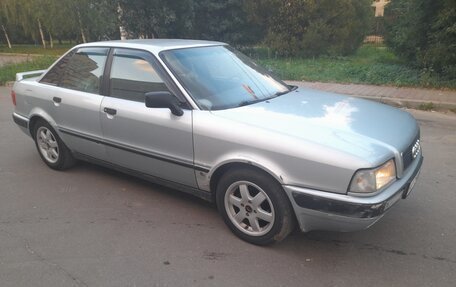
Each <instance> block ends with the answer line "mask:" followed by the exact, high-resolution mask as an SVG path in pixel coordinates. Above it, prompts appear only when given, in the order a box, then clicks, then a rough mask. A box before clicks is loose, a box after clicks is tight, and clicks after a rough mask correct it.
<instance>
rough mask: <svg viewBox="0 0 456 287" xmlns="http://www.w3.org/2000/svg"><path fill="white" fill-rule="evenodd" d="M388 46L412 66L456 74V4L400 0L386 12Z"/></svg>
mask: <svg viewBox="0 0 456 287" xmlns="http://www.w3.org/2000/svg"><path fill="white" fill-rule="evenodd" d="M385 22H386V23H385V28H386V35H385V40H386V44H387V45H388V46H389V47H390V48H391V49H392V50H393V51H394V52H395V53H396V54H397V55H398V56H399V57H402V58H404V59H406V60H407V61H409V62H410V63H411V64H413V65H416V66H418V67H421V68H423V69H426V70H428V71H436V72H438V73H440V74H442V75H447V76H448V77H453V78H454V77H455V75H456V2H455V1H454V0H402V1H400V0H397V1H392V2H391V3H390V4H389V5H388V6H387V7H386V10H385Z"/></svg>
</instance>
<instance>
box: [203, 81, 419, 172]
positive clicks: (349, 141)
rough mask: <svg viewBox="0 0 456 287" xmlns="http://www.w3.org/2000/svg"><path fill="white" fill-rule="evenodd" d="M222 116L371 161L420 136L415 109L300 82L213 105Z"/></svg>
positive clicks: (379, 159)
mask: <svg viewBox="0 0 456 287" xmlns="http://www.w3.org/2000/svg"><path fill="white" fill-rule="evenodd" d="M212 113H213V114H214V115H216V116H218V117H223V118H225V119H229V120H231V121H236V122H238V123H242V124H245V125H248V126H250V127H252V126H255V127H257V128H260V129H264V130H269V131H273V132H274V134H276V135H277V137H275V138H271V140H281V139H280V135H283V136H286V137H293V138H295V139H300V140H302V141H306V142H312V143H314V144H315V143H316V144H318V145H322V146H325V147H328V148H330V149H334V150H338V151H342V152H344V153H348V154H351V155H355V156H357V157H359V158H363V159H365V160H367V161H369V162H370V163H371V164H372V165H375V164H378V163H379V162H381V161H383V160H386V159H388V157H389V158H391V156H392V154H393V153H394V154H396V155H398V154H399V153H400V152H401V151H403V150H405V149H406V147H407V146H408V145H409V144H410V143H411V141H412V140H413V139H414V138H415V137H416V135H417V133H418V132H419V131H418V129H419V128H418V125H417V123H416V120H415V119H414V118H413V116H411V115H410V114H409V113H407V112H405V111H402V110H400V109H397V108H393V107H390V106H387V105H384V104H381V103H377V102H373V101H369V100H364V99H359V98H353V97H347V96H342V95H337V94H332V93H326V92H321V91H317V90H312V89H303V88H299V89H297V90H295V91H292V92H290V93H288V94H285V95H282V96H279V97H276V98H273V99H270V100H268V101H264V102H259V103H256V104H252V105H248V106H243V107H239V108H234V109H227V110H219V111H212ZM388 151H389V152H388Z"/></svg>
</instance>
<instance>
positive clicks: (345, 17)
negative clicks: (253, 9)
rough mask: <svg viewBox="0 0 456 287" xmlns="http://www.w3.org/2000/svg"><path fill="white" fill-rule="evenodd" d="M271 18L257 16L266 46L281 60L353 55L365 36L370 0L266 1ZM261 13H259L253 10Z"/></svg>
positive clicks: (369, 14) (260, 4) (258, 6)
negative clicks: (263, 32)
mask: <svg viewBox="0 0 456 287" xmlns="http://www.w3.org/2000/svg"><path fill="white" fill-rule="evenodd" d="M258 2H261V3H258V4H256V5H257V8H261V7H260V6H262V5H269V7H274V9H271V10H269V11H270V12H271V13H272V14H269V15H263V16H262V15H260V16H259V17H256V19H257V20H258V19H260V20H259V21H262V22H263V23H266V24H265V25H266V26H267V36H266V43H267V44H268V45H269V46H270V47H271V48H273V49H274V50H275V51H276V52H277V53H278V54H279V55H281V56H303V57H314V56H318V55H348V54H352V53H354V52H355V51H356V50H357V49H358V47H359V46H360V45H361V44H362V42H363V39H364V37H365V36H366V34H367V32H368V30H369V28H370V27H371V25H370V22H371V20H372V19H373V12H372V9H371V7H370V5H371V4H372V1H371V0H319V1H317V0H288V1H281V0H268V1H258ZM257 10H259V11H262V10H261V9H257Z"/></svg>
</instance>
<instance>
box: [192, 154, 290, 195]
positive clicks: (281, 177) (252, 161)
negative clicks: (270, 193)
mask: <svg viewBox="0 0 456 287" xmlns="http://www.w3.org/2000/svg"><path fill="white" fill-rule="evenodd" d="M233 163H241V164H246V165H251V166H254V167H256V168H259V169H261V170H263V171H264V172H266V173H268V174H269V175H271V176H272V177H273V178H274V179H275V180H277V181H278V182H279V183H280V184H285V182H286V178H285V173H284V172H283V171H282V169H281V168H280V167H279V166H278V165H276V164H275V163H274V162H272V161H270V160H268V159H266V158H260V157H255V158H253V157H252V156H248V155H243V154H239V153H236V154H233V153H230V154H226V155H223V156H222V157H221V158H219V159H218V160H217V163H216V164H215V165H214V166H212V167H210V168H209V171H208V172H204V171H199V170H196V171H195V175H196V180H197V183H198V187H199V188H200V189H202V190H205V191H208V192H210V191H211V188H210V184H211V179H212V177H213V176H214V174H215V173H216V172H217V171H218V170H219V169H220V168H223V167H224V166H226V165H228V164H233Z"/></svg>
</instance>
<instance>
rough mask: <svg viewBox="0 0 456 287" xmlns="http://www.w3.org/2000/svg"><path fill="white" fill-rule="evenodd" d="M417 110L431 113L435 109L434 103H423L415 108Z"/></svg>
mask: <svg viewBox="0 0 456 287" xmlns="http://www.w3.org/2000/svg"><path fill="white" fill-rule="evenodd" d="M417 109H418V110H422V111H432V110H434V109H435V105H434V103H423V104H420V105H419V106H418V107H417Z"/></svg>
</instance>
